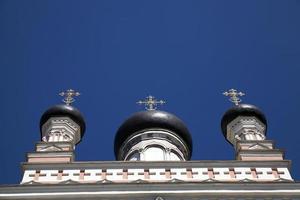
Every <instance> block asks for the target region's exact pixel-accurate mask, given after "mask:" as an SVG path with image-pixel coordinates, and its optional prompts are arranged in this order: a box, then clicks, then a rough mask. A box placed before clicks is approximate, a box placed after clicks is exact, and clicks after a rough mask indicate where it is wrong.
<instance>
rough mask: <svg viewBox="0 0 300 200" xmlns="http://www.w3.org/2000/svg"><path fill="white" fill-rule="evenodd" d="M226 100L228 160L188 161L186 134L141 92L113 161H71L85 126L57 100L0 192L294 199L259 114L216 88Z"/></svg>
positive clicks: (299, 191)
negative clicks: (16, 174) (231, 153)
mask: <svg viewBox="0 0 300 200" xmlns="http://www.w3.org/2000/svg"><path fill="white" fill-rule="evenodd" d="M224 94H225V95H226V96H230V98H231V100H232V101H233V102H234V104H235V105H234V107H232V108H230V109H229V110H228V111H226V112H225V114H224V115H223V118H222V120H221V129H222V132H223V135H224V137H225V139H226V140H227V141H228V142H229V143H230V144H232V146H233V148H234V149H235V152H236V159H235V160H214V161H203V160H197V161H194V160H190V159H191V155H192V149H193V142H192V137H191V134H190V133H189V130H188V128H187V127H186V126H185V124H184V122H183V121H182V120H181V119H179V118H178V117H177V116H175V115H173V114H171V113H168V112H165V111H160V110H157V109H156V106H157V105H158V104H163V103H164V101H157V100H156V99H155V98H154V97H152V96H149V97H147V99H146V100H145V101H139V102H138V103H139V104H145V106H146V111H142V112H137V113H134V114H133V115H132V116H130V117H129V118H128V119H127V120H126V121H125V122H124V123H123V124H122V125H121V126H120V128H119V129H118V131H117V133H116V136H115V141H114V152H115V157H116V161H91V162H80V161H75V160H74V149H75V146H76V145H77V144H78V143H79V142H80V141H81V140H82V138H83V136H84V133H85V121H84V118H83V116H82V115H81V113H80V111H79V110H78V109H77V108H75V107H73V106H71V103H72V102H73V96H78V95H79V93H76V92H75V91H73V90H67V91H66V92H64V93H62V94H61V95H63V96H65V99H64V101H65V103H66V104H64V105H56V106H53V107H51V108H49V109H48V110H46V112H45V113H44V114H43V115H42V117H41V120H40V131H41V141H40V142H38V143H37V144H36V146H35V151H33V152H31V153H28V154H27V160H26V162H24V163H22V170H23V178H22V181H21V182H20V184H17V185H3V186H0V199H53V200H55V199H75V200H76V199H91V200H92V199H124V200H125V199H149V200H150V199H152V200H168V199H201V200H202V199H203V200H204V199H222V200H224V199H228V200H229V199H230V200H233V199H291V200H292V199H293V200H294V199H300V183H298V182H296V181H295V180H294V179H293V177H292V175H291V173H290V167H291V161H289V160H285V159H284V152H283V151H282V150H280V149H277V148H276V147H275V146H274V142H273V141H272V140H269V139H268V138H267V135H266V132H267V120H266V117H265V115H264V114H263V112H262V111H261V110H260V109H259V108H258V107H256V106H254V105H249V104H240V99H239V98H238V96H242V95H243V94H242V93H238V92H237V91H236V90H233V89H232V90H229V91H228V92H225V93H224Z"/></svg>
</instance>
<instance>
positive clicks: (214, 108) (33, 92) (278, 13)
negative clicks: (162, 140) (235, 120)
mask: <svg viewBox="0 0 300 200" xmlns="http://www.w3.org/2000/svg"><path fill="white" fill-rule="evenodd" d="M299 10H300V1H296V0H289V1H284V0H281V1H277V0H269V1H268V0H264V1H262V0H256V1H255V0H254V1H239V0H236V1H233V0H227V1H222V0H219V1H216V0H207V1H189V0H186V1H176V0H172V1H161V0H159V1H140V0H136V1H133V0H130V1H108V0H107V1H104V0H103V1H96V0H95V1H92V0H89V1H76V0H73V1H71V0H70V1H64V0H62V1H58V0H57V1H56V0H54V1H46V0H44V1H40V0H36V1H32V0H27V1H15V0H9V1H5V0H0V69H1V73H0V88H1V99H0V105H1V116H0V129H1V133H0V135H1V140H0V159H1V164H0V171H1V173H0V183H1V184H8V183H18V182H19V181H20V180H21V176H22V174H21V168H20V162H23V161H25V154H26V152H32V151H33V150H34V144H35V143H36V142H38V141H39V139H40V133H39V120H40V117H41V115H42V113H43V112H44V111H45V110H46V109H48V108H49V107H50V106H52V105H55V104H60V103H62V102H61V98H60V97H59V96H58V95H57V94H58V93H59V92H60V91H62V90H65V89H68V88H73V89H76V90H78V91H80V92H81V93H82V95H81V96H80V97H79V98H77V101H76V102H75V103H74V106H76V107H77V108H78V109H80V110H81V112H82V113H83V115H84V116H85V120H86V124H87V129H86V133H85V137H84V138H83V140H82V142H81V143H80V144H79V145H78V146H77V148H76V160H80V161H85V160H100V161H101V160H114V154H113V140H114V135H115V133H116V131H117V129H118V127H119V126H120V125H121V124H122V122H123V121H124V120H125V119H126V118H127V117H129V116H130V115H131V114H132V113H134V112H137V111H139V110H143V108H142V107H140V106H138V105H136V104H135V102H136V101H137V100H139V99H143V98H144V97H146V96H147V95H149V94H152V95H154V96H155V97H157V98H158V99H164V100H166V101H167V104H166V105H164V106H163V107H161V109H162V110H165V111H168V112H171V113H174V114H175V115H177V116H178V117H180V118H181V119H182V120H183V121H184V122H185V123H186V125H187V127H188V128H189V130H190V132H191V133H192V137H193V144H194V151H193V157H192V159H193V160H232V159H234V151H233V148H232V146H231V145H229V144H228V143H227V142H226V140H225V139H224V137H223V135H222V133H221V129H220V120H221V118H222V115H223V114H224V112H225V111H226V110H227V109H229V108H230V107H231V106H232V104H231V103H230V102H229V101H228V100H227V98H226V97H223V96H222V92H223V91H225V90H227V89H230V88H237V89H239V90H241V91H243V92H245V93H246V96H245V97H244V98H243V100H244V102H245V103H250V104H254V105H257V106H258V107H260V108H261V109H262V110H263V112H264V113H265V114H266V116H267V120H268V124H269V126H268V133H267V138H268V139H270V140H275V142H276V147H278V148H280V149H284V150H285V151H286V159H289V160H292V161H293V162H292V175H293V177H294V178H295V179H298V180H299V179H300V171H299V170H297V169H299V168H300V157H299V152H300V145H299V141H300V132H299V127H298V126H299V113H300V88H299V85H300V78H299V74H300V37H299V36H300V20H299V19H300V12H299Z"/></svg>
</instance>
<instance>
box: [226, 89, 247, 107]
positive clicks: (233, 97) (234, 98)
mask: <svg viewBox="0 0 300 200" xmlns="http://www.w3.org/2000/svg"><path fill="white" fill-rule="evenodd" d="M223 95H225V96H227V97H228V96H229V97H230V98H229V101H231V102H232V103H234V104H235V105H236V106H238V105H239V103H241V102H242V99H240V98H239V96H240V97H241V96H244V95H245V94H244V93H242V92H238V91H237V90H235V89H230V90H228V91H227V92H224V93H223Z"/></svg>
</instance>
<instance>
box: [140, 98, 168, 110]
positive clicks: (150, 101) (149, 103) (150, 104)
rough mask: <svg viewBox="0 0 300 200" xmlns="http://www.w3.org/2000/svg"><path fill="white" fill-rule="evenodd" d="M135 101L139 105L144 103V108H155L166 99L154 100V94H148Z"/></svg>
mask: <svg viewBox="0 0 300 200" xmlns="http://www.w3.org/2000/svg"><path fill="white" fill-rule="evenodd" d="M136 103H137V104H139V105H142V104H144V105H145V109H146V110H156V109H157V105H158V104H160V105H163V104H165V103H166V101H163V100H156V99H155V97H154V96H151V95H149V96H147V97H146V99H145V100H139V101H138V102H136Z"/></svg>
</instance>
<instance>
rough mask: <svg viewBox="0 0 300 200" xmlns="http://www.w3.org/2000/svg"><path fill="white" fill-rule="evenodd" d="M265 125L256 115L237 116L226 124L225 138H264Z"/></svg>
mask: <svg viewBox="0 0 300 200" xmlns="http://www.w3.org/2000/svg"><path fill="white" fill-rule="evenodd" d="M265 131H266V126H265V125H264V124H263V123H262V122H261V121H260V120H258V119H257V118H256V117H246V116H239V117H237V118H236V119H234V120H233V121H232V122H230V123H229V124H228V125H227V139H228V140H229V141H230V142H231V144H233V145H234V146H235V145H236V142H237V141H252V140H265V138H266V137H265Z"/></svg>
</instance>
